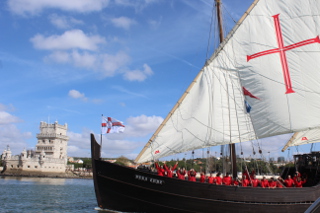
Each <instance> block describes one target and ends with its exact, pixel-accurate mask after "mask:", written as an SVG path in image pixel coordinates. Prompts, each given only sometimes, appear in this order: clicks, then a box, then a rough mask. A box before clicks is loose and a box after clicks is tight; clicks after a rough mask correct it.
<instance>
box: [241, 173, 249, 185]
mask: <svg viewBox="0 0 320 213" xmlns="http://www.w3.org/2000/svg"><path fill="white" fill-rule="evenodd" d="M241 186H242V187H247V186H249V180H248V179H247V177H246V176H245V175H242V180H241Z"/></svg>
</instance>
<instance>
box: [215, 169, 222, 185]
mask: <svg viewBox="0 0 320 213" xmlns="http://www.w3.org/2000/svg"><path fill="white" fill-rule="evenodd" d="M220 175H221V173H220V172H218V174H217V175H216V184H217V185H222V179H221V177H220Z"/></svg>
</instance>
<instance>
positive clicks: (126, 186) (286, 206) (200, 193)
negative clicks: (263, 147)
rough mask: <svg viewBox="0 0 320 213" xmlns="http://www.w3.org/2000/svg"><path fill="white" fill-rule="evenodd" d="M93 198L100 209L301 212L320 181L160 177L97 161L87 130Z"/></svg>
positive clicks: (96, 148) (316, 192)
mask: <svg viewBox="0 0 320 213" xmlns="http://www.w3.org/2000/svg"><path fill="white" fill-rule="evenodd" d="M91 149H92V150H91V151H92V167H93V178H94V186H95V192H96V197H97V201H98V205H99V207H100V208H102V209H111V210H116V211H122V212H246V213H247V212H273V213H275V212H279V213H280V212H281V213H283V212H304V211H305V210H306V209H308V207H309V206H310V205H311V204H312V203H313V202H314V201H315V200H316V199H317V198H318V197H320V186H319V185H317V186H313V187H304V188H282V189H281V188H277V189H265V188H252V187H235V186H218V185H212V184H207V183H200V182H189V181H184V180H178V179H176V178H167V177H160V176H158V175H154V174H150V173H147V172H143V171H140V170H136V169H132V168H128V167H125V166H120V165H117V164H112V163H109V162H105V161H101V160H100V145H99V144H98V143H97V142H96V140H95V138H94V136H93V135H91Z"/></svg>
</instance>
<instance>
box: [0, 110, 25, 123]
mask: <svg viewBox="0 0 320 213" xmlns="http://www.w3.org/2000/svg"><path fill="white" fill-rule="evenodd" d="M18 122H21V120H20V119H19V118H18V117H16V116H14V115H11V114H10V113H8V112H5V111H0V125H6V124H11V123H18Z"/></svg>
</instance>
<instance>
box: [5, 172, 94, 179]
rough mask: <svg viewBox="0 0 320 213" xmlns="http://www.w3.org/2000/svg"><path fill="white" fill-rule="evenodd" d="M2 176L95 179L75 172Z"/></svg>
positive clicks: (8, 175)
mask: <svg viewBox="0 0 320 213" xmlns="http://www.w3.org/2000/svg"><path fill="white" fill-rule="evenodd" d="M2 177H30V178H34V177H37V178H65V179H93V177H92V175H91V176H76V175H74V174H72V175H68V174H67V173H66V174H39V173H38V174H12V173H9V174H0V178H2Z"/></svg>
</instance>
